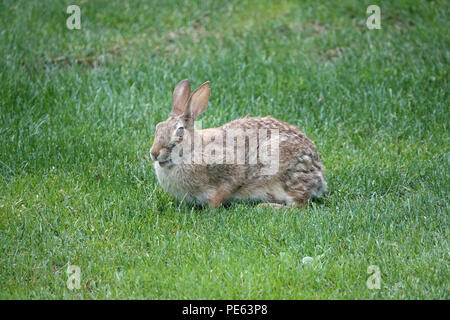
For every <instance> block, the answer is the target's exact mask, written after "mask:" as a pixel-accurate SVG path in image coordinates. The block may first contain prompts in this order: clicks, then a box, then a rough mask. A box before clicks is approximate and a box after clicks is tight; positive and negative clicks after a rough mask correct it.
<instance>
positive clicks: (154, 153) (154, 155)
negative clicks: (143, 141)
mask: <svg viewBox="0 0 450 320" xmlns="http://www.w3.org/2000/svg"><path fill="white" fill-rule="evenodd" d="M160 150H161V149H156V148H152V149H151V150H150V156H151V157H152V159H153V161H155V160H156V159H158V156H159V152H160Z"/></svg>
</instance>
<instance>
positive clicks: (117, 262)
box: [0, 0, 450, 299]
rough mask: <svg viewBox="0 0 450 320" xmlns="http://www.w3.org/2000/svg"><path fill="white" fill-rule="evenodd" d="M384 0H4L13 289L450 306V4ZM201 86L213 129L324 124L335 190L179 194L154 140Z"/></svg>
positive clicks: (5, 238) (4, 236) (2, 51)
mask: <svg viewBox="0 0 450 320" xmlns="http://www.w3.org/2000/svg"><path fill="white" fill-rule="evenodd" d="M375 2H376V1H358V0H355V1H351V0H348V1H340V2H337V3H335V2H329V1H312V0H311V1H298V2H295V1H276V2H275V1H267V0H253V1H244V0H232V1H226V2H225V1H167V0H166V1H130V2H129V4H125V2H124V1H106V0H105V1H79V2H78V3H73V2H68V1H53V0H52V1H45V2H44V1H3V2H2V3H1V4H0V56H1V60H0V298H2V299H105V298H106V299H119V298H120V299H123V298H131V299H142V298H144V299H449V298H450V294H449V284H450V270H449V252H450V248H449V222H450V221H449V160H450V153H449V151H450V147H449V146H450V144H449V131H448V130H449V128H448V127H449V115H450V110H449V109H450V99H449V86H448V85H449V84H448V82H449V64H450V51H449V50H450V35H449V28H450V22H449V21H450V19H449V18H450V14H449V11H450V8H449V4H448V2H447V1H390V2H388V1H378V3H375ZM69 4H78V5H79V6H80V8H81V29H80V30H76V29H75V30H69V29H68V28H67V27H66V19H67V18H68V17H69V14H67V13H66V9H67V6H68V5H69ZM370 4H378V5H379V6H380V8H381V29H379V30H377V29H373V30H369V29H368V28H367V26H366V19H367V18H368V16H369V15H368V14H367V13H366V9H367V7H368V6H369V5H370ZM185 78H189V79H190V80H191V83H192V85H193V86H195V87H197V86H199V85H200V84H201V83H203V82H204V81H206V80H210V81H211V99H210V104H209V106H208V108H207V110H206V111H205V113H204V114H203V115H202V116H201V120H202V124H203V127H204V128H206V127H214V126H219V125H221V124H223V123H226V122H228V121H231V120H233V119H236V118H239V117H243V116H245V115H247V114H250V115H252V116H265V115H272V116H274V117H276V118H279V119H281V120H284V121H287V122H289V123H291V124H293V125H296V126H297V127H299V128H300V129H301V130H302V131H303V132H305V133H306V134H307V136H308V137H310V138H311V139H312V140H313V141H314V142H315V143H316V145H317V148H318V151H319V153H320V154H321V157H322V160H323V163H324V165H325V167H326V179H327V181H328V185H329V192H328V193H327V194H326V196H325V197H324V198H323V199H322V200H320V201H312V202H310V204H309V206H308V207H307V208H305V209H303V210H299V209H296V208H295V209H293V208H291V209H283V210H273V209H271V208H260V207H258V206H256V205H253V204H249V203H235V204H232V205H231V206H230V207H227V208H223V207H222V208H220V209H218V210H216V211H215V212H212V211H211V210H210V209H209V208H199V207H191V206H190V205H188V204H186V203H182V202H181V203H180V202H177V201H176V200H175V199H174V198H173V197H172V196H170V195H169V194H167V193H166V192H165V191H164V190H163V189H162V188H161V187H160V186H159V185H158V183H157V180H156V177H155V173H154V169H153V166H152V162H151V161H150V157H149V150H150V147H151V145H152V142H153V136H154V131H155V126H156V124H157V123H158V122H160V121H162V120H165V119H166V118H167V117H168V114H169V112H170V109H171V103H172V91H173V88H174V86H175V85H176V83H177V82H178V81H180V80H182V79H185ZM306 257H310V258H306ZM305 258H306V259H305ZM72 265H75V266H78V267H79V268H80V272H81V273H80V287H79V288H78V289H77V288H74V289H73V290H70V289H69V288H68V286H67V281H68V274H67V269H68V267H69V266H72ZM369 266H376V267H375V268H378V270H379V271H380V277H381V282H380V288H379V289H376V288H373V287H372V288H370V286H369V287H368V286H367V285H366V281H367V280H368V278H369V277H372V276H374V275H376V274H372V271H370V270H369V272H368V268H369ZM369 281H370V279H369Z"/></svg>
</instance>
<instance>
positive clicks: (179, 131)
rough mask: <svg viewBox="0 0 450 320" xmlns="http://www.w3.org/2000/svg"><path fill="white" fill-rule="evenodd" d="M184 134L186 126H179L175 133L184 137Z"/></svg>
mask: <svg viewBox="0 0 450 320" xmlns="http://www.w3.org/2000/svg"><path fill="white" fill-rule="evenodd" d="M183 134H184V128H183V127H179V128H178V129H177V131H176V132H175V135H176V136H178V137H182V136H183Z"/></svg>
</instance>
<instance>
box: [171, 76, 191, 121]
mask: <svg viewBox="0 0 450 320" xmlns="http://www.w3.org/2000/svg"><path fill="white" fill-rule="evenodd" d="M190 94H191V84H190V83H189V80H187V79H185V80H182V81H180V82H179V83H178V84H177V86H176V87H175V90H173V105H172V115H174V116H179V115H182V114H183V112H184V109H185V108H186V103H187V101H188V99H189V95H190Z"/></svg>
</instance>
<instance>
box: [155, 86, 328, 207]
mask: <svg viewBox="0 0 450 320" xmlns="http://www.w3.org/2000/svg"><path fill="white" fill-rule="evenodd" d="M209 96H210V90H209V82H205V83H204V84H202V85H201V86H200V87H199V88H198V89H197V90H195V91H194V92H193V93H192V94H191V92H190V83H189V80H183V81H181V82H180V83H178V84H177V86H176V87H175V90H174V93H173V106H172V112H171V115H170V116H169V119H167V120H166V121H164V122H161V123H158V125H157V126H156V134H155V140H154V142H153V146H152V148H151V150H150V153H151V157H152V159H153V160H154V161H155V163H154V166H155V171H156V176H157V178H158V181H159V183H160V184H161V186H162V187H163V188H164V189H165V190H166V191H168V192H169V193H170V194H172V195H173V196H175V197H176V198H178V199H184V200H186V201H189V202H196V203H198V204H205V203H208V204H209V205H210V206H211V207H217V206H219V205H220V204H222V203H223V202H227V201H232V200H237V199H251V200H259V201H264V202H270V203H278V204H286V205H291V204H297V205H299V206H300V207H302V206H303V205H305V204H306V203H307V201H308V198H309V197H320V196H321V195H322V194H323V193H324V192H325V191H326V189H327V183H326V181H325V179H324V166H323V164H322V162H321V160H320V157H319V155H318V153H317V150H316V147H315V145H314V143H313V142H312V141H311V140H309V139H308V138H307V137H306V136H305V134H304V133H302V132H301V131H300V130H299V129H297V128H296V127H294V126H292V125H290V124H288V123H286V122H283V121H280V120H277V119H275V118H272V117H270V116H269V117H263V118H259V117H258V118H252V117H245V118H241V119H237V120H234V121H231V122H229V123H226V124H224V125H223V126H221V127H219V128H210V129H204V130H197V129H196V128H194V121H195V119H196V118H197V116H198V115H200V114H201V113H202V112H203V111H204V110H205V109H206V106H207V104H208V100H209ZM235 141H237V143H236V142H235ZM269 149H270V151H269Z"/></svg>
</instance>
